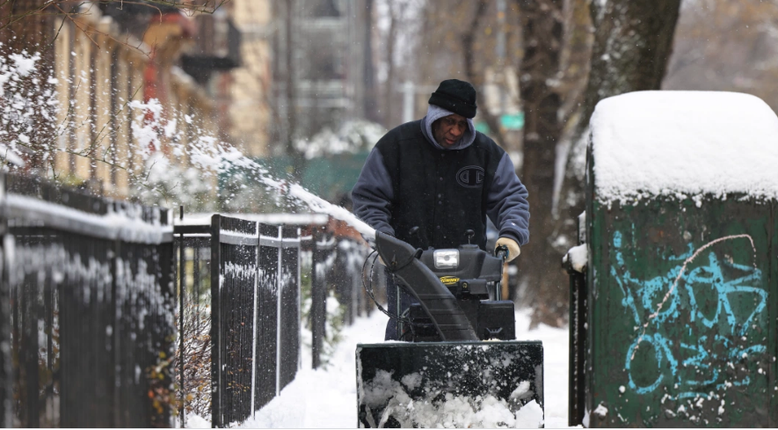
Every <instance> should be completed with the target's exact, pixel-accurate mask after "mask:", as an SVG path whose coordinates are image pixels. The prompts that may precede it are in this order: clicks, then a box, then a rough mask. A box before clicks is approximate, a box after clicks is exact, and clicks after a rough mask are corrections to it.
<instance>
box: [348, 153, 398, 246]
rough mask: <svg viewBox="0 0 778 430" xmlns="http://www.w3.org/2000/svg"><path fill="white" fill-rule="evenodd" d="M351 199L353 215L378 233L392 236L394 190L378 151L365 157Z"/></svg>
mask: <svg viewBox="0 0 778 430" xmlns="http://www.w3.org/2000/svg"><path fill="white" fill-rule="evenodd" d="M351 199H352V201H353V202H354V214H355V215H356V216H357V217H358V218H359V219H361V220H362V221H364V222H366V223H367V224H368V225H369V226H371V227H373V228H374V229H376V230H378V231H381V232H383V233H388V234H391V235H392V236H394V228H392V226H391V224H390V221H391V208H392V199H394V189H393V188H392V181H391V178H390V177H389V173H388V172H387V170H386V166H385V165H384V160H383V156H381V153H380V152H379V151H378V149H376V148H373V150H372V151H371V152H370V155H368V156H367V160H366V161H365V165H364V166H362V172H361V173H360V174H359V179H357V183H356V184H355V185H354V189H352V190H351Z"/></svg>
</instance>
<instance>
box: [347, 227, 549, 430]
mask: <svg viewBox="0 0 778 430" xmlns="http://www.w3.org/2000/svg"><path fill="white" fill-rule="evenodd" d="M376 251H377V252H378V255H379V256H380V257H381V259H382V260H383V261H384V262H385V264H386V269H387V270H388V271H389V272H390V273H392V274H393V275H394V278H395V281H396V282H397V284H398V285H399V286H400V288H402V289H403V290H404V291H406V292H407V293H408V294H410V295H411V296H412V297H414V298H415V299H416V301H417V302H418V303H417V304H414V305H412V306H411V308H410V310H409V311H408V312H407V313H405V314H404V315H403V316H396V319H397V320H398V321H402V324H400V327H399V329H400V331H398V333H405V336H404V337H403V339H407V340H410V342H385V343H375V344H359V345H357V351H356V359H357V406H358V419H359V426H360V427H438V426H444V427H527V426H529V427H542V426H543V345H542V343H541V342H539V341H529V342H524V341H516V340H515V328H514V327H515V315H514V310H513V302H511V301H508V300H500V288H499V282H500V279H501V274H502V263H503V258H501V257H497V256H492V255H490V254H488V253H487V252H485V251H483V250H481V249H480V248H478V246H477V245H461V246H460V247H459V248H458V249H439V250H433V249H430V250H427V251H422V250H421V249H414V248H413V247H412V246H411V245H410V244H408V243H406V242H403V241H401V240H399V239H396V238H394V237H392V236H389V235H386V234H382V233H380V232H376Z"/></svg>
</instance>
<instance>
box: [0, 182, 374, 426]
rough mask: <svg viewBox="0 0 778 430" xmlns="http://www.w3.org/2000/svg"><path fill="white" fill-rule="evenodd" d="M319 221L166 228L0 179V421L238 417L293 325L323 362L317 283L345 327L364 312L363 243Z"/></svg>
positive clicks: (278, 383) (69, 194)
mask: <svg viewBox="0 0 778 430" xmlns="http://www.w3.org/2000/svg"><path fill="white" fill-rule="evenodd" d="M325 219H326V217H325ZM320 224H321V225H317V226H311V225H302V224H301V225H280V226H279V225H270V224H265V223H261V222H257V221H248V220H242V219H237V218H231V217H226V216H221V215H214V216H213V217H212V218H211V222H210V224H205V225H177V226H175V229H174V228H173V227H172V226H171V222H170V220H169V219H168V212H167V211H166V210H163V209H159V208H149V207H143V206H140V205H135V204H131V203H127V202H121V201H115V200H112V199H108V198H102V197H96V196H91V195H88V194H86V193H84V192H81V191H77V190H69V189H65V188H62V187H59V186H56V185H53V184H50V183H47V182H45V181H43V180H41V179H38V178H30V177H22V176H15V175H0V426H5V427H11V426H17V427H18V426H23V427H53V426H59V427H95V426H100V427H151V426H163V427H164V426H170V425H171V424H172V421H171V415H172V414H171V412H180V413H181V417H180V420H179V424H184V423H185V417H186V414H187V413H197V414H199V415H201V416H203V417H208V416H209V415H210V417H211V419H212V424H213V425H214V426H225V425H228V424H230V423H234V422H241V421H243V420H245V419H246V418H248V417H249V416H250V415H251V414H252V413H253V412H254V411H256V410H258V409H260V408H261V407H262V406H264V405H266V404H267V403H268V402H270V401H271V400H272V399H273V398H274V397H275V396H277V395H278V394H279V393H280V391H281V390H282V389H283V388H284V387H285V386H286V385H288V384H289V383H290V382H292V381H293V380H294V378H295V375H296V373H297V370H298V369H299V368H300V367H301V366H302V363H301V348H302V347H303V344H302V340H301V324H302V323H306V324H309V325H310V326H311V327H312V332H313V338H314V339H313V344H314V347H313V348H312V352H313V356H314V361H313V363H311V364H312V365H313V366H318V365H319V364H320V360H319V356H320V355H321V354H322V351H321V348H318V349H317V348H316V347H315V345H317V344H318V345H321V344H322V339H324V338H325V337H326V333H325V332H326V330H325V328H326V321H327V315H326V306H324V304H325V302H326V300H327V296H328V294H330V293H332V294H335V295H336V296H337V297H338V300H339V301H340V303H342V304H343V305H344V307H345V309H346V311H345V317H344V323H345V324H350V323H351V322H353V320H354V318H355V317H356V315H358V314H359V313H360V312H363V311H366V310H369V309H370V306H369V304H368V302H367V300H366V299H365V298H364V296H363V294H362V292H361V282H360V275H361V265H362V263H363V262H364V257H365V256H366V254H367V248H366V247H365V245H364V244H362V243H361V242H360V241H358V240H353V239H348V238H344V237H340V236H337V235H333V232H332V231H330V230H329V227H327V226H325V225H323V224H324V223H320ZM314 236H315V237H314ZM174 237H175V240H174ZM301 257H302V258H301ZM303 263H304V264H305V265H306V277H308V276H309V274H308V272H307V270H308V269H310V270H311V272H310V277H311V278H312V279H311V284H310V285H311V295H312V296H313V297H314V299H313V301H312V305H311V310H310V315H308V316H309V318H310V319H309V320H306V321H302V318H301V298H302V288H303V286H302V284H301V271H302V269H303V268H302V266H303ZM174 272H175V273H174ZM317 273H318V274H320V275H319V276H318V277H317V276H316V274H317ZM314 278H315V279H314ZM176 281H177V282H176ZM174 282H176V283H175V284H174ZM306 285H308V284H306ZM176 329H177V332H176Z"/></svg>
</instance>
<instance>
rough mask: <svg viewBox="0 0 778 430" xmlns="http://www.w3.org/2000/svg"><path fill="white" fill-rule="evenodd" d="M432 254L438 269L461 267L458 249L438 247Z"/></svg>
mask: <svg viewBox="0 0 778 430" xmlns="http://www.w3.org/2000/svg"><path fill="white" fill-rule="evenodd" d="M432 256H433V260H434V261H435V268H436V269H456V268H457V267H459V250H458V249H438V250H435V252H434V253H433V254H432Z"/></svg>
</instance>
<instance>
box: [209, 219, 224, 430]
mask: <svg viewBox="0 0 778 430" xmlns="http://www.w3.org/2000/svg"><path fill="white" fill-rule="evenodd" d="M220 227H221V216H220V215H218V214H216V215H214V216H213V217H212V218H211V427H213V428H217V427H224V423H223V422H222V410H221V400H222V396H221V391H222V386H221V376H222V374H221V351H222V348H221V343H220V336H219V335H220V328H221V318H220V316H221V315H220V314H221V312H220V306H221V300H220V297H219V293H220V290H219V276H220V274H219V271H220V270H221V243H220V242H219V232H220V229H221V228H220Z"/></svg>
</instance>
